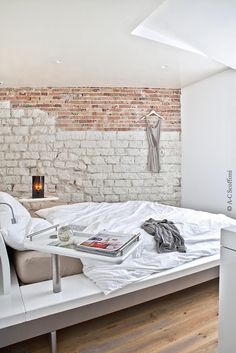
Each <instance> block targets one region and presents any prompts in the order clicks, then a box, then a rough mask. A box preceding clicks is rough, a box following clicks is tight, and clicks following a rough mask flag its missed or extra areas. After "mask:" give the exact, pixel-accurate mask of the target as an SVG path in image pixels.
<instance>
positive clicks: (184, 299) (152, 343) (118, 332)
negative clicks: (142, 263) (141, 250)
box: [0, 280, 218, 353]
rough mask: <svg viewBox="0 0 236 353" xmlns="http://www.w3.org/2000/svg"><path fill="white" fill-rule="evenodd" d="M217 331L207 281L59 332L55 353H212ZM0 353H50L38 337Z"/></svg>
mask: <svg viewBox="0 0 236 353" xmlns="http://www.w3.org/2000/svg"><path fill="white" fill-rule="evenodd" d="M98 305H99V303H98ZM217 325H218V280H213V281H210V282H207V283H204V284H201V285H198V286H195V287H192V288H189V289H186V290H183V291H181V292H178V293H174V294H171V295H168V296H166V297H163V298H160V299H156V300H153V301H150V302H148V303H144V304H140V305H137V306H135V307H132V308H128V309H125V310H122V311H119V312H117V313H113V314H110V315H106V316H103V317H101V318H98V319H94V320H90V321H87V322H84V323H81V324H78V325H75V326H72V327H68V328H65V329H63V330H60V331H58V353H217V344H218V343H217V336H218V335H217ZM0 352H1V353H50V347H49V341H48V338H47V336H46V335H44V336H40V337H37V338H34V339H31V340H28V341H25V342H21V343H18V344H15V345H12V346H9V347H6V348H3V349H2V350H1V349H0Z"/></svg>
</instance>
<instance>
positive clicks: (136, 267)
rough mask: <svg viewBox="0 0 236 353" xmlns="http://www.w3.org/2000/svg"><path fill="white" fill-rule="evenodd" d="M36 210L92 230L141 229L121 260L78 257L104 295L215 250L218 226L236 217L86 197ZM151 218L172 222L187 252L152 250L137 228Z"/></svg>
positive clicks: (51, 219) (54, 219) (149, 239)
mask: <svg viewBox="0 0 236 353" xmlns="http://www.w3.org/2000/svg"><path fill="white" fill-rule="evenodd" d="M37 214H38V215H39V216H41V217H43V218H45V219H46V220H47V221H49V222H50V223H53V224H57V223H60V224H77V225H81V226H86V228H85V229H84V232H86V233H97V232H98V231H100V230H103V229H107V230H111V231H116V232H117V231H120V232H125V233H136V232H140V233H141V237H142V244H141V245H140V247H139V248H138V249H137V250H136V251H135V252H134V253H133V254H132V255H131V256H129V257H128V258H127V259H126V260H125V261H124V262H123V263H121V264H111V263H109V262H102V261H94V260H91V259H82V262H83V265H84V268H83V272H84V274H85V275H86V276H87V277H88V278H90V279H91V280H92V281H94V282H95V283H96V284H97V286H98V287H99V288H100V289H101V290H102V291H103V292H104V293H105V294H109V293H111V292H112V291H114V290H117V289H120V288H123V287H125V286H126V285H128V284H129V283H132V282H135V281H138V280H141V279H143V278H145V277H147V276H149V275H151V274H153V273H157V272H160V271H163V270H166V269H170V268H173V267H176V266H179V265H182V264H184V263H186V262H189V261H192V260H194V259H197V258H199V257H202V256H210V255H214V254H216V253H218V252H219V248H220V241H219V240H220V230H221V228H224V227H227V226H230V225H236V220H234V219H231V218H229V217H227V216H225V215H222V214H218V215H215V214H211V213H207V212H201V211H194V210H190V209H184V208H177V207H172V206H165V205H161V204H159V203H156V202H148V201H128V202H124V203H93V202H87V203H79V204H73V205H66V206H64V205H63V206H56V207H53V208H49V209H42V210H39V211H38V212H37ZM150 217H152V218H154V219H168V220H170V221H173V222H174V223H175V225H176V226H177V228H178V229H179V231H180V234H181V235H182V236H183V238H184V240H185V245H186V247H187V252H186V253H179V252H171V253H164V254H157V252H156V246H155V240H154V239H153V237H152V236H151V235H149V234H147V233H146V232H145V231H144V230H142V229H141V228H140V227H141V225H142V224H143V223H144V221H145V220H146V219H148V218H150Z"/></svg>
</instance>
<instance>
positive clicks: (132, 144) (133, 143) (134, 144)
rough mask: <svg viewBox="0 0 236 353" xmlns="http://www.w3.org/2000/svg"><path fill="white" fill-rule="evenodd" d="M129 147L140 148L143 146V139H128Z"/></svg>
mask: <svg viewBox="0 0 236 353" xmlns="http://www.w3.org/2000/svg"><path fill="white" fill-rule="evenodd" d="M127 147H128V146H127ZM129 147H131V148H141V147H143V141H129Z"/></svg>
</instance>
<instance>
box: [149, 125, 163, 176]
mask: <svg viewBox="0 0 236 353" xmlns="http://www.w3.org/2000/svg"><path fill="white" fill-rule="evenodd" d="M146 126H147V140H148V158H147V169H148V170H149V171H150V172H154V173H159V172H160V159H159V142H160V131H161V120H160V119H159V120H158V121H157V123H156V125H155V126H154V127H152V126H151V125H150V123H149V122H148V121H147V119H146Z"/></svg>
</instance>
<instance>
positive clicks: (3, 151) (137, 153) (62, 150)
mask: <svg viewBox="0 0 236 353" xmlns="http://www.w3.org/2000/svg"><path fill="white" fill-rule="evenodd" d="M180 140H181V139H180V133H179V132H176V131H173V132H161V143H160V154H161V172H160V173H159V174H157V173H150V172H148V171H147V169H146V163H147V153H148V145H147V139H146V132H145V131H143V130H138V131H136V130H129V131H92V130H90V131H61V130H60V129H58V128H57V127H56V118H55V117H53V116H51V115H49V114H48V113H47V112H44V111H42V110H39V109H22V108H21V109H11V107H10V102H8V101H4V102H0V185H1V186H0V190H1V191H7V192H10V193H12V194H13V195H15V196H20V195H21V196H29V195H30V194H31V176H32V175H45V181H46V188H47V192H49V193H56V194H57V195H58V196H59V197H60V199H61V200H62V201H66V202H81V201H106V202H117V201H126V200H151V201H159V202H162V203H165V204H171V205H179V203H180V190H181V141H180Z"/></svg>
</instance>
